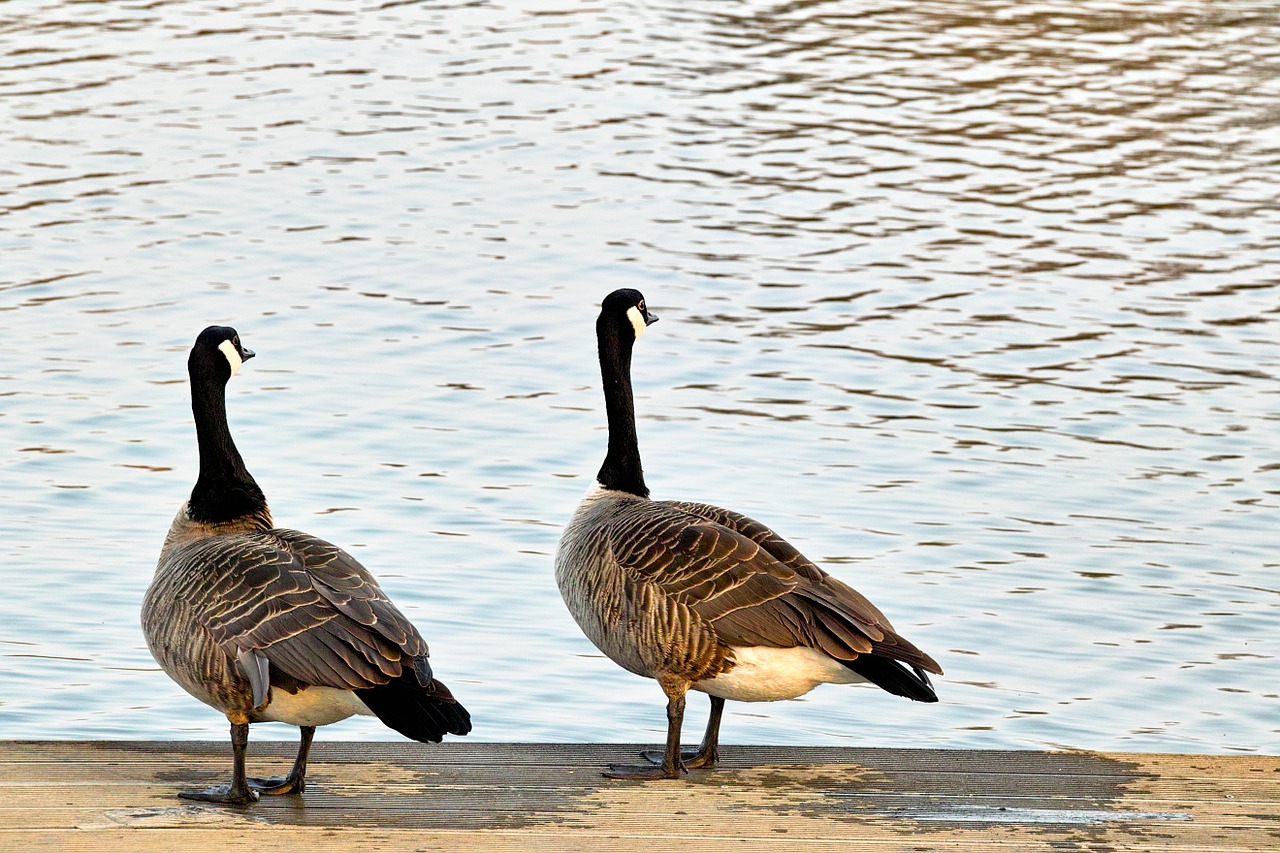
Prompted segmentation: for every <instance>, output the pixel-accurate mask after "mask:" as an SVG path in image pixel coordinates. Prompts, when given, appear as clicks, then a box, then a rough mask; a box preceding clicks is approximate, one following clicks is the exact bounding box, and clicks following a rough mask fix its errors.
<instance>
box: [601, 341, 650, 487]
mask: <svg viewBox="0 0 1280 853" xmlns="http://www.w3.org/2000/svg"><path fill="white" fill-rule="evenodd" d="M596 336H597V338H598V340H599V346H600V378H601V379H602V380H603V382H604V407H605V413H606V414H607V415H608V418H609V452H608V454H606V455H605V457H604V464H603V465H601V466H600V473H599V474H597V475H596V479H597V480H598V481H599V482H600V485H602V486H604V487H605V488H606V489H616V490H618V491H622V492H629V493H631V494H633V495H638V496H639V497H642V498H647V497H649V487H648V486H646V485H645V484H644V470H643V468H642V467H641V465H640V443H639V441H638V440H637V438H636V407H635V398H634V395H633V394H632V392H631V349H632V346H633V345H634V344H635V334H634V332H633V331H632V329H631V327H630V325H629V324H627V325H626V327H625V328H620V326H619V324H613V323H610V322H608V321H607V319H606V318H604V317H601V320H600V322H599V323H597V325H596Z"/></svg>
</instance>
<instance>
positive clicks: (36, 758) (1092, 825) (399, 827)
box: [0, 741, 1280, 853]
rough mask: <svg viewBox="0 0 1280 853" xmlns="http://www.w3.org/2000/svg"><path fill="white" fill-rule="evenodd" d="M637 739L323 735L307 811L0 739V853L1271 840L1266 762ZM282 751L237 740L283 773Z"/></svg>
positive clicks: (1275, 838)
mask: <svg viewBox="0 0 1280 853" xmlns="http://www.w3.org/2000/svg"><path fill="white" fill-rule="evenodd" d="M638 748H639V747H637V746H632V745H607V744H589V745H588V744H574V745H553V744H485V743H466V742H454V743H448V744H443V745H440V746H424V745H421V744H414V743H320V744H317V746H316V749H315V751H314V752H313V758H312V762H311V769H310V773H309V776H308V782H309V785H310V787H309V789H308V791H307V794H306V796H305V798H304V799H303V800H301V801H299V800H297V799H294V798H288V797H283V798H267V799H264V800H263V801H262V802H260V803H258V804H256V805H254V806H251V807H249V808H247V809H235V808H223V807H218V806H212V805H208V804H198V803H190V802H187V801H183V800H179V799H177V797H176V796H175V793H176V791H177V790H179V789H181V788H190V787H202V786H204V785H208V784H211V783H215V782H221V781H224V780H225V779H226V778H227V776H228V775H229V771H230V759H229V749H228V747H227V745H226V744H224V743H190V742H178V743H151V742H145V743H133V742H129V743H124V742H95V743H79V742H56V741H55V742H39V743H36V742H7V743H0V850H5V851H7V850H15V851H16V850H67V851H75V850H94V851H116V850H119V851H128V853H149V851H152V850H156V851H160V850H164V851H181V850H213V849H230V848H232V847H233V846H239V845H240V844H252V845H253V847H254V849H255V851H256V850H274V849H286V848H287V849H290V850H297V849H298V848H299V847H303V848H306V849H307V850H308V851H318V853H323V851H328V850H338V849H341V850H350V849H357V848H358V849H361V850H362V851H365V850H383V849H385V850H395V851H403V850H435V849H442V850H443V849H448V850H460V851H465V850H470V849H481V848H482V849H485V850H494V851H505V850H542V849H548V850H550V849H555V850H564V849H575V850H586V851H594V850H617V849H619V848H620V847H626V846H628V845H637V844H643V845H644V847H645V853H652V852H653V851H666V850H677V849H680V850H687V849H688V848H689V847H690V846H691V845H694V844H701V843H703V842H706V841H708V840H710V841H713V842H714V843H715V844H716V846H732V849H734V850H744V851H754V850H764V849H770V850H777V849H778V845H779V842H785V843H786V845H787V847H788V848H794V849H798V850H813V851H826V850H842V851H848V850H850V849H852V845H855V844H856V845H860V846H863V847H866V848H867V849H870V850H877V851H880V850H884V851H898V850H903V851H905V850H921V849H924V850H959V851H1012V850H1060V849H1062V848H1063V847H1064V846H1067V847H1079V848H1081V849H1090V848H1108V849H1116V850H1136V851H1144V850H1151V851H1157V850H1159V851H1187V853H1191V851H1196V853H1209V851H1258V850H1272V849H1280V758H1277V757H1273V756H1256V755H1248V756H1199V755H1192V756H1187V755H1138V754H1124V755H1113V754H1094V753H1044V752H1019V751H1008V752H1001V751H990V750H982V751H963V750H879V749H841V748H809V747H798V748H797V747H758V746H756V747H734V746H729V747H726V748H725V750H724V752H725V764H724V769H722V770H717V771H713V772H695V773H691V774H690V775H689V777H688V778H687V779H685V780H681V781H671V782H658V783H644V784H641V783H634V782H619V781H613V780H608V779H605V778H603V777H602V776H601V774H600V770H601V769H602V768H603V767H604V766H605V765H606V764H607V763H608V762H609V761H629V760H633V759H634V756H635V752H636V751H637V749H638ZM293 750H294V745H293V744H289V743H253V744H251V756H250V763H251V772H254V773H267V772H276V773H278V772H282V771H284V770H285V769H287V767H288V763H289V761H290V760H291V758H292V754H293Z"/></svg>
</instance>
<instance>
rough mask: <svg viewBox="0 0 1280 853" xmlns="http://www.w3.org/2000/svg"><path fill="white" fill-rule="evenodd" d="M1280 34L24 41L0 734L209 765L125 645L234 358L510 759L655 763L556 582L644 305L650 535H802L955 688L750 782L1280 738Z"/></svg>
mask: <svg viewBox="0 0 1280 853" xmlns="http://www.w3.org/2000/svg"><path fill="white" fill-rule="evenodd" d="M1277 23H1278V21H1277V13H1276V11H1275V10H1274V9H1272V8H1270V7H1266V6H1260V5H1257V4H1251V3H1234V2H1224V3H1214V4H1202V3H1186V2H1174V0H1170V2H1161V3H1148V2H1142V3H1139V2H1136V0H1134V2H1128V0H1124V2H1107V3H1101V2H1083V3H1069V4H1068V3H1061V2H1034V3H1011V2H997V0H988V2H963V3H955V2H924V3H916V4H912V5H910V6H902V5H901V4H895V3H888V2H872V3H865V2H857V3H855V2H852V0H830V1H829V2H807V3H787V4H778V3H767V2H755V0H752V2H746V3H740V4H734V5H732V6H726V5H725V4H723V3H714V2H702V0H697V2H693V3H682V4H679V5H674V4H657V5H655V4H652V3H643V4H639V3H629V4H625V3H624V4H608V5H606V6H582V7H573V8H569V7H565V6H554V5H549V4H545V3H541V2H532V0H530V2H514V0H513V2H496V3H487V4H480V5H477V4H470V3H459V4H452V5H438V4H422V3H388V4H362V5H360V7H359V8H355V7H351V6H348V5H345V4H320V3H313V4H310V5H305V6H297V5H289V4H284V3H278V2H275V0H266V2H254V3H238V4H237V3H231V4H227V3H223V4H212V3H209V2H206V0H182V1H181V2H171V3H166V4H162V5H159V6H146V5H143V6H129V5H119V4H83V3H75V4H71V3H66V2H56V0H44V2H29V3H23V4H21V5H20V6H12V5H11V6H0V33H3V34H4V36H5V39H4V46H3V48H0V51H2V56H3V61H2V62H0V109H2V110H3V111H4V118H5V120H4V121H3V122H0V150H3V151H4V153H5V155H6V156H5V163H6V164H7V165H6V166H4V167H3V170H4V175H5V178H6V180H5V181H4V186H3V187H2V188H0V229H3V232H4V234H5V236H6V238H7V239H5V240H2V241H0V252H3V257H4V260H5V263H4V266H3V269H4V272H3V273H0V365H3V366H0V401H2V403H3V405H0V435H3V436H5V442H4V444H3V448H4V449H3V451H2V452H0V497H3V499H4V501H5V507H6V511H5V512H4V513H3V514H0V543H3V544H2V545H0V560H2V562H3V566H4V575H3V577H4V578H5V582H6V603H5V604H3V605H0V683H2V684H3V687H4V689H3V690H0V702H2V703H3V704H0V736H4V737H60V736H66V737H104V736H109V737H172V736H176V734H175V733H176V732H178V731H184V732H185V731H189V732H191V733H192V734H191V736H207V735H208V734H209V733H211V732H220V731H221V729H222V727H223V724H222V722H221V721H220V720H219V719H217V717H216V715H214V714H213V713H212V712H209V713H208V714H207V715H205V716H203V717H200V716H198V714H199V713H200V711H199V710H198V709H194V708H192V707H191V702H190V700H188V699H187V697H185V695H182V694H180V693H179V692H178V691H177V688H175V687H173V686H172V685H170V684H168V682H167V680H165V679H163V677H161V676H160V675H159V674H158V673H157V672H155V671H154V668H153V667H152V666H151V664H150V662H149V659H148V657H147V655H146V652H145V649H144V648H143V646H142V643H141V637H140V635H139V632H138V630H137V628H136V612H137V606H138V600H139V598H140V596H141V593H142V590H143V589H144V588H145V586H146V582H147V580H148V579H149V574H150V571H151V566H152V565H153V560H154V558H155V552H156V551H157V550H158V544H159V543H158V540H159V537H160V536H161V535H162V533H163V530H164V528H165V527H166V526H167V523H168V520H169V518H170V517H171V515H172V513H173V511H174V510H175V508H176V506H177V504H178V502H179V501H180V500H181V498H182V497H183V496H184V495H185V493H186V491H187V490H188V489H189V488H190V481H191V478H192V476H193V466H194V459H193V454H194V451H193V449H192V446H191V430H190V425H189V415H188V409H187V405H188V404H187V400H186V386H185V376H184V374H183V361H184V359H185V352H186V349H187V347H188V346H189V344H190V341H191V339H192V338H193V337H194V335H195V333H196V332H197V331H198V330H199V329H200V328H202V327H203V326H204V325H207V324H208V323H210V322H232V323H234V324H235V325H236V326H237V327H238V328H239V329H240V330H241V331H242V333H243V334H244V335H245V339H246V341H249V342H250V345H251V346H253V348H254V349H256V350H257V351H258V352H259V358H257V359H255V361H254V363H253V364H252V365H251V368H252V369H251V370H246V371H245V373H244V374H242V376H241V377H240V378H239V379H240V380H243V381H239V383H238V386H237V387H235V388H233V390H232V398H231V400H230V401H229V407H230V411H231V417H232V425H233V428H234V429H236V430H237V436H238V438H239V439H240V441H241V442H242V444H243V447H242V450H243V451H244V453H245V455H246V458H247V459H248V460H249V464H250V467H251V468H252V469H253V470H254V473H255V475H256V476H257V478H258V479H259V481H260V482H261V483H262V484H263V485H264V487H265V488H266V490H267V492H268V495H269V497H270V498H271V501H272V504H273V506H274V507H275V509H276V513H277V516H278V517H279V519H280V520H281V522H282V523H285V524H291V525H296V526H298V527H301V528H304V529H308V530H313V531H314V532H316V533H317V534H319V535H323V536H325V537H326V538H329V539H331V540H333V541H335V542H339V543H341V544H343V545H345V546H348V547H350V548H351V549H352V550H353V551H354V552H355V553H356V554H357V555H358V556H359V557H360V558H361V559H362V560H363V561H364V562H366V563H367V564H368V565H369V566H370V567H371V568H372V569H373V570H374V571H375V572H377V573H378V574H379V575H380V576H382V577H383V578H384V580H385V582H386V583H385V585H386V586H387V588H388V591H389V592H390V593H391V594H392V596H393V598H395V599H396V600H397V601H400V602H403V603H404V606H405V609H406V610H407V611H408V612H409V614H410V616H411V617H413V618H414V619H415V620H419V621H420V622H421V623H422V624H423V625H424V626H425V627H424V630H425V633H426V634H427V636H428V638H429V639H430V640H431V643H432V647H433V652H434V655H435V657H438V658H439V659H440V661H441V667H442V669H443V670H447V671H448V672H449V674H450V677H449V682H450V684H451V685H454V686H455V689H457V690H458V691H459V694H460V695H463V696H465V697H466V700H467V703H468V706H469V707H472V708H473V709H474V710H475V711H476V715H477V730H476V735H475V736H477V737H482V738H491V739H510V740H530V739H534V740H537V739H542V740H549V739H591V740H602V739H612V740H628V741H629V740H636V739H639V738H649V739H653V738H655V737H657V736H658V733H659V732H660V731H661V728H662V721H661V720H658V719H654V718H653V717H652V714H651V708H652V701H651V700H652V696H651V693H652V690H653V689H655V688H653V686H652V685H651V684H647V683H645V682H642V681H640V680H638V679H634V678H633V677H631V676H628V675H627V674H625V673H622V672H620V671H615V669H614V668H613V667H612V666H611V665H609V664H608V663H607V662H605V661H603V660H602V659H600V658H599V656H597V655H595V654H593V653H592V650H591V649H590V647H589V646H587V645H586V643H585V641H584V640H582V638H581V637H580V636H579V635H578V633H577V630H576V628H575V627H574V626H573V624H572V622H571V621H570V620H569V618H568V617H567V614H566V613H565V612H564V610H563V607H562V605H561V604H560V602H559V599H558V595H557V593H556V592H555V588H554V584H553V583H552V582H551V578H550V559H549V555H550V553H551V552H552V551H553V549H554V545H555V540H556V537H557V535H558V529H559V525H560V524H561V523H562V522H563V521H564V519H565V518H566V517H567V515H568V513H569V512H570V510H571V508H572V506H573V505H574V504H575V503H576V500H577V497H578V496H579V495H580V494H581V492H582V491H583V490H584V489H585V488H586V485H587V482H588V480H589V478H590V476H591V474H592V473H593V472H594V471H595V468H596V466H597V465H598V463H599V455H600V452H601V446H602V437H603V433H602V427H603V416H602V413H601V411H600V402H599V392H598V389H597V388H596V384H597V382H598V377H597V376H596V373H595V367H594V364H593V359H594V341H593V340H592V338H591V322H592V318H593V315H594V305H595V304H596V303H597V302H598V300H599V299H600V298H601V296H603V294H604V293H606V292H607V291H608V290H610V289H612V288H613V287H617V286H622V285H631V286H636V287H639V288H641V289H643V290H644V291H645V292H646V294H647V295H648V297H649V300H650V302H651V303H652V304H653V305H654V306H655V308H656V309H657V310H658V313H660V314H662V315H663V317H664V322H663V323H662V324H661V325H660V326H659V327H657V330H656V331H655V332H654V334H652V335H650V336H646V339H645V341H644V343H643V345H642V347H641V349H640V350H639V351H638V352H637V356H636V382H637V390H638V394H639V396H640V405H639V408H640V410H641V424H640V431H641V441H642V442H643V443H644V446H645V453H646V460H647V461H648V463H649V466H650V468H651V471H650V474H649V480H650V483H651V486H652V487H653V488H654V490H655V494H657V495H659V496H671V497H691V498H693V497H696V498H701V499H705V500H710V501H714V502H721V503H725V504H728V505H731V506H734V507H737V508H739V509H742V510H743V511H746V512H748V513H750V514H753V515H756V516H758V517H760V518H762V519H763V520H766V521H768V522H770V523H771V524H773V525H774V526H776V527H777V528H778V529H779V530H780V531H781V532H783V533H784V534H785V535H787V536H788V538H790V539H792V540H793V541H795V542H796V543H797V544H798V545H799V546H800V547H802V548H803V549H804V550H805V551H806V552H808V553H809V554H811V555H812V556H814V557H815V558H817V559H819V560H821V561H823V562H825V563H827V564H828V565H830V567H831V568H832V569H833V570H834V571H835V572H836V573H837V574H839V575H840V576H841V577H844V578H846V579H848V580H850V581H852V582H854V583H855V584H856V585H858V586H859V587H860V588H862V589H863V590H864V591H866V592H867V593H868V594H869V595H870V596H871V597H872V598H873V599H875V600H876V601H877V602H878V603H880V604H881V605H882V606H883V607H884V609H885V610H886V611H888V612H889V613H890V614H891V616H893V618H895V620H896V621H897V623H898V624H899V627H901V628H902V629H903V631H904V632H906V633H908V634H909V635H910V636H912V637H915V638H919V641H920V642H921V643H922V644H923V645H924V646H925V647H926V648H928V649H930V650H931V651H937V652H939V654H938V655H937V656H938V657H939V659H940V660H941V662H942V663H943V665H944V667H945V668H946V669H947V671H948V678H947V679H946V680H945V682H944V684H943V685H942V686H941V693H942V695H943V700H944V701H943V704H942V706H941V707H936V708H928V709H922V708H916V707H912V706H906V703H891V704H881V703H882V702H885V701H886V700H883V699H880V698H878V697H875V696H873V695H872V694H869V693H865V692H856V691H850V690H839V689H835V688H831V689H827V690H824V691H818V692H816V693H814V694H811V696H810V697H808V698H806V700H805V701H804V702H802V703H786V704H781V705H770V706H767V707H751V708H747V707H742V708H738V709H734V710H736V713H737V720H738V721H739V722H740V725H735V717H734V715H733V714H732V713H731V714H730V716H729V717H728V719H727V720H726V729H725V736H726V739H727V740H739V741H741V740H754V741H758V742H787V743H808V742H828V743H848V742H858V743H862V742H866V743H876V742H883V741H888V740H893V741H897V742H903V741H906V740H910V742H911V743H913V744H918V745H930V744H943V745H952V746H1032V745H1034V746H1044V745H1065V746H1072V747H1085V748H1135V749H1138V748H1141V749H1157V750H1186V751H1201V750H1208V751H1224V750H1251V749H1262V750H1274V748H1275V744H1276V735H1277V729H1276V726H1275V723H1274V720H1275V709H1276V702H1277V694H1276V693H1275V692H1274V691H1271V690H1269V689H1268V687H1267V686H1266V685H1268V684H1269V682H1270V680H1271V679H1269V678H1268V677H1267V676H1268V675H1270V669H1271V668H1273V667H1274V660H1275V658H1276V656H1277V654H1278V653H1280V649H1278V648H1277V646H1276V642H1275V641H1274V638H1273V636H1274V631H1272V630H1270V627H1269V626H1270V625H1272V624H1274V620H1275V615H1276V607H1277V598H1276V596H1277V590H1276V589H1275V588H1274V587H1275V584H1273V583H1268V582H1267V578H1269V577H1270V576H1271V573H1272V572H1273V571H1274V569H1275V567H1276V561H1275V559H1274V557H1273V556H1272V554H1271V551H1272V547H1271V544H1272V542H1271V539H1272V537H1270V536H1268V535H1265V534H1264V533H1263V531H1264V530H1269V529H1270V527H1271V525H1270V524H1269V520H1270V514H1271V513H1272V511H1273V510H1274V509H1275V507H1276V497H1275V496H1276V495H1277V493H1278V492H1280V490H1278V489H1277V487H1276V485H1275V483H1274V482H1273V479H1274V473H1275V471H1276V470H1277V465H1276V464H1275V463H1273V462H1271V461H1270V460H1271V459H1272V458H1273V456H1274V453H1273V451H1272V446H1271V445H1272V444H1273V442H1271V441H1270V438H1269V437H1270V435H1271V434H1272V433H1273V429H1272V428H1273V426H1274V422H1275V418H1276V416H1275V412H1274V406H1273V405H1272V402H1273V400H1274V398H1275V394H1276V391H1277V388H1276V384H1275V376H1276V375H1277V372H1278V371H1277V367H1278V364H1277V362H1278V355H1277V350H1276V347H1275V344H1274V342H1273V340H1272V339H1273V338H1274V335H1270V334H1268V326H1269V325H1270V324H1272V323H1273V322H1274V320H1275V317H1276V307H1275V299H1276V292H1275V288H1276V282H1275V281H1274V280H1273V279H1274V276H1272V275H1270V273H1269V270H1270V268H1271V266H1272V265H1273V264H1274V262H1275V260H1276V259H1277V255H1278V254H1280V252H1278V249H1280V242H1278V241H1280V237H1277V235H1278V234H1280V228H1277V227H1276V226H1277V224H1278V223H1277V217H1278V216H1280V214H1277V212H1276V210H1275V205H1274V203H1273V202H1274V199H1273V196H1274V192H1273V187H1274V185H1275V180H1276V168H1277V158H1276V147H1275V145H1274V143H1272V141H1271V139H1272V137H1274V136H1275V134H1274V132H1272V131H1274V129H1275V126H1276V124H1277V120H1278V118H1280V110H1277V104H1278V103H1280V91H1277V88H1276V85H1275V83H1274V82H1273V81H1274V80H1275V79H1276V75H1275V74H1274V70H1275V64H1276V62H1277V58H1278V57H1280V39H1277V33H1278V32H1280V28H1278V27H1277ZM747 484H750V487H748V485H747ZM454 673H457V675H454ZM121 696H128V697H129V698H128V699H127V700H124V701H123V702H122V701H121V700H120V698H119V697H121ZM631 700H634V701H631ZM125 706H127V707H129V708H131V709H133V710H130V711H129V712H128V713H124V712H122V710H121V709H122V707H125ZM743 717H749V719H746V720H743ZM360 725H361V724H360V723H358V722H357V723H349V724H344V726H345V727H344V728H343V731H342V735H344V736H350V737H382V736H384V735H383V733H382V732H381V731H380V730H378V729H376V727H373V726H370V727H369V728H367V729H362V728H360Z"/></svg>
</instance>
